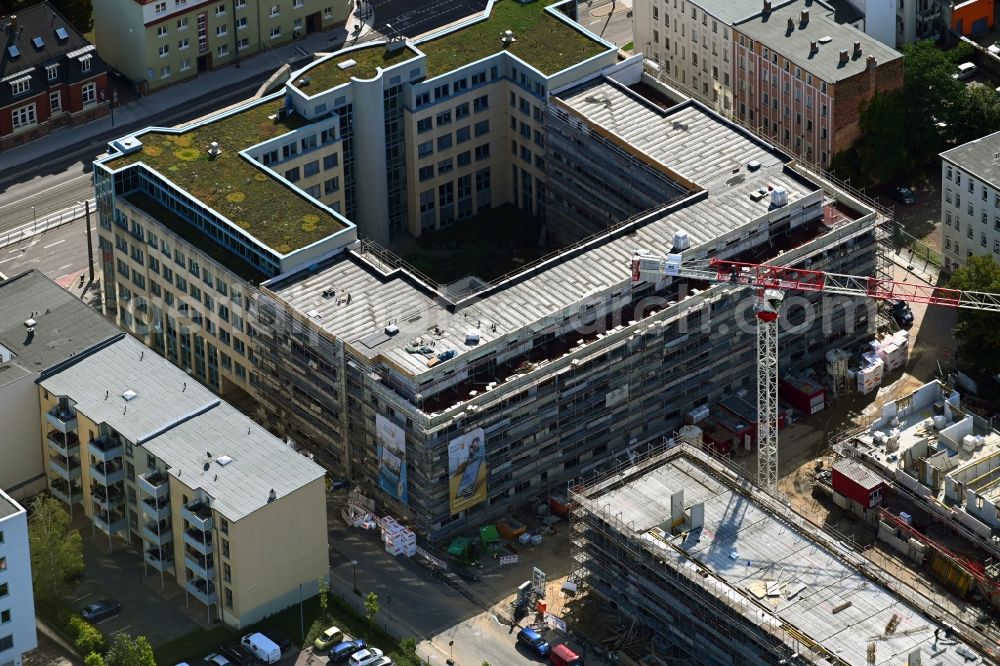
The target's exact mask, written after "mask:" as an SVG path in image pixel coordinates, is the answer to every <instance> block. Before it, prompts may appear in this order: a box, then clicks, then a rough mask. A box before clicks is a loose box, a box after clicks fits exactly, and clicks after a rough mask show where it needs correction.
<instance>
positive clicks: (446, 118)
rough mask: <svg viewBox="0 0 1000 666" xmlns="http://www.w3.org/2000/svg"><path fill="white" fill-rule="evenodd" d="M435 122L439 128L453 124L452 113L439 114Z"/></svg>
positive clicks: (443, 112)
mask: <svg viewBox="0 0 1000 666" xmlns="http://www.w3.org/2000/svg"><path fill="white" fill-rule="evenodd" d="M435 122H436V123H437V126H438V127H441V125H447V124H448V123H450V122H451V111H442V112H441V113H439V114H437V118H435Z"/></svg>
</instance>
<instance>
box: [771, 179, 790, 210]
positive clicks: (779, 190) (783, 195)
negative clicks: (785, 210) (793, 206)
mask: <svg viewBox="0 0 1000 666" xmlns="http://www.w3.org/2000/svg"><path fill="white" fill-rule="evenodd" d="M787 204H788V192H787V191H785V188H783V187H782V186H781V185H778V186H777V187H775V188H774V189H773V190H771V205H772V206H774V207H775V208H777V207H780V206H784V205H787Z"/></svg>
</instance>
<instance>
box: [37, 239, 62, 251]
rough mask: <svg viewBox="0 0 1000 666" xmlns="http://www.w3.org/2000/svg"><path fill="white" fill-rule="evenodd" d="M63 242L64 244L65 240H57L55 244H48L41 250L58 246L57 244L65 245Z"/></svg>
mask: <svg viewBox="0 0 1000 666" xmlns="http://www.w3.org/2000/svg"><path fill="white" fill-rule="evenodd" d="M65 242H66V239H65V238H63V239H62V240H57V241H56V242H55V243H49V244H48V245H43V246H42V249H43V250H47V249H49V248H50V247H55V246H56V245H59V243H65Z"/></svg>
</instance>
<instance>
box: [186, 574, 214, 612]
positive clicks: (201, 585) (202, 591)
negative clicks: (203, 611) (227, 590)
mask: <svg viewBox="0 0 1000 666" xmlns="http://www.w3.org/2000/svg"><path fill="white" fill-rule="evenodd" d="M186 587H187V591H188V592H189V593H190V594H192V595H194V598H195V599H197V600H198V601H200V602H201V603H203V604H205V605H206V606H211V605H212V604H214V603H215V585H213V584H212V583H210V582H208V581H207V580H203V579H200V578H195V579H193V580H189V581H188V583H187V586H186Z"/></svg>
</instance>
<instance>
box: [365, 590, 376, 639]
mask: <svg viewBox="0 0 1000 666" xmlns="http://www.w3.org/2000/svg"><path fill="white" fill-rule="evenodd" d="M378 610H379V606H378V595H377V594H375V593H374V592H369V593H368V596H366V597H365V616H366V617H367V618H368V630H369V631H370V632H374V631H375V615H376V614H377V613H378Z"/></svg>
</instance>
